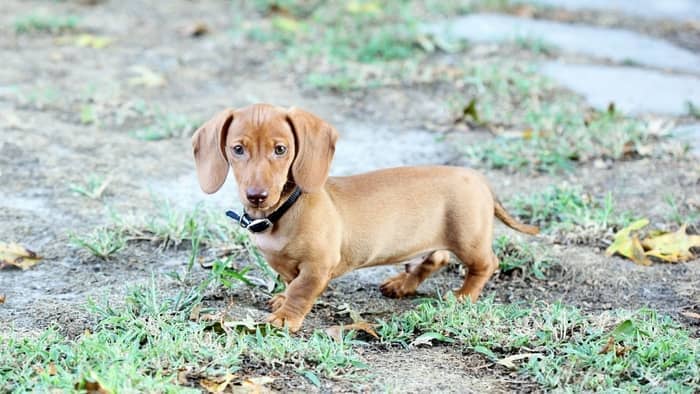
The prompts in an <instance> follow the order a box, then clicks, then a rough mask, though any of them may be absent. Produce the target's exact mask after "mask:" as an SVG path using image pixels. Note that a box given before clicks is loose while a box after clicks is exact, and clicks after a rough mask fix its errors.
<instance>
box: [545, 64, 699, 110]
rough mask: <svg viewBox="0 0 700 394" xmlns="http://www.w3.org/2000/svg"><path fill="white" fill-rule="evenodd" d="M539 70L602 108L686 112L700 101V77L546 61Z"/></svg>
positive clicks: (596, 106) (630, 68)
mask: <svg viewBox="0 0 700 394" xmlns="http://www.w3.org/2000/svg"><path fill="white" fill-rule="evenodd" d="M540 72H541V73H543V74H544V75H546V76H547V77H549V78H552V79H553V80H555V81H557V82H558V83H559V84H561V85H563V86H565V87H567V88H568V89H571V90H573V91H574V92H576V93H578V94H580V95H582V96H584V97H585V99H586V100H587V101H588V103H589V104H590V105H591V106H593V107H595V108H599V109H605V108H607V106H608V104H609V103H610V102H614V103H615V107H616V108H618V109H620V110H622V111H623V112H626V113H632V114H641V113H657V114H669V115H687V114H688V102H689V101H690V102H693V103H696V104H697V103H700V78H695V77H692V76H687V75H674V74H664V73H661V72H658V71H653V70H647V69H638V68H634V67H618V66H604V65H595V64H567V63H563V62H547V63H544V64H542V65H541V67H540Z"/></svg>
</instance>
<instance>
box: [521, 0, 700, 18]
mask: <svg viewBox="0 0 700 394" xmlns="http://www.w3.org/2000/svg"><path fill="white" fill-rule="evenodd" d="M518 2H519V3H530V4H540V5H545V6H550V7H557V8H564V9H568V10H596V11H612V12H618V13H621V14H627V15H631V16H638V17H642V18H647V19H673V20H678V21H700V1H699V0H520V1H518Z"/></svg>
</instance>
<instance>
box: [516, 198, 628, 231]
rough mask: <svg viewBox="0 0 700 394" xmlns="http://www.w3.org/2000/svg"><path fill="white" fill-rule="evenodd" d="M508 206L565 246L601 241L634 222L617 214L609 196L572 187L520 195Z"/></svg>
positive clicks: (622, 214) (623, 214) (626, 214)
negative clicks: (596, 195)
mask: <svg viewBox="0 0 700 394" xmlns="http://www.w3.org/2000/svg"><path fill="white" fill-rule="evenodd" d="M508 205H509V209H510V212H512V213H513V214H514V215H516V216H518V217H519V218H521V219H522V220H523V221H525V222H527V223H530V224H533V225H536V226H539V227H540V228H542V229H543V230H544V231H545V232H550V233H554V234H555V235H556V236H558V237H563V239H562V240H561V241H563V242H566V243H570V242H573V243H580V242H581V241H582V242H583V243H586V242H587V241H591V240H593V241H594V242H599V241H600V239H601V238H604V237H606V236H610V235H612V234H613V233H614V232H615V231H617V230H619V229H620V228H622V227H624V226H625V225H627V224H628V223H629V222H630V221H631V220H632V216H631V214H629V213H628V212H622V213H620V212H616V211H615V208H614V201H613V197H612V195H611V194H610V193H608V194H607V195H606V196H605V197H604V198H594V197H592V196H590V195H587V194H586V193H584V192H583V191H582V190H581V189H580V188H574V187H569V186H552V187H549V188H547V189H545V190H543V191H541V192H536V193H533V194H530V195H522V196H518V197H515V198H514V199H512V200H511V201H509V204H508ZM581 237H583V238H581Z"/></svg>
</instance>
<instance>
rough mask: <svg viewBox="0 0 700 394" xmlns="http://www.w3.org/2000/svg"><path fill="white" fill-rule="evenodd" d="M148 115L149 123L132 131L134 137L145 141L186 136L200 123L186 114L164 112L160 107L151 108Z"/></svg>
mask: <svg viewBox="0 0 700 394" xmlns="http://www.w3.org/2000/svg"><path fill="white" fill-rule="evenodd" d="M149 112H152V114H151V115H149V117H151V118H152V121H151V124H150V125H149V126H147V127H145V128H142V129H138V130H135V131H133V132H132V135H133V136H134V137H135V138H138V139H141V140H145V141H158V140H163V139H167V138H177V137H186V136H190V135H192V133H193V132H194V131H195V130H196V129H197V127H199V125H200V124H201V123H202V122H200V121H199V120H196V119H193V118H191V117H189V116H187V115H183V114H174V113H170V112H165V111H162V110H160V109H157V108H156V109H153V110H151V111H149Z"/></svg>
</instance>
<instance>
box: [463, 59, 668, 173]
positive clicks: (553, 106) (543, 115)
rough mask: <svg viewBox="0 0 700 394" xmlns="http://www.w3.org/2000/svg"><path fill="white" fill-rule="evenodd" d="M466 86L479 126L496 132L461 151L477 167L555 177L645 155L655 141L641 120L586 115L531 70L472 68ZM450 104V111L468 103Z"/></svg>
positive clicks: (574, 101) (606, 114) (606, 113)
mask: <svg viewBox="0 0 700 394" xmlns="http://www.w3.org/2000/svg"><path fill="white" fill-rule="evenodd" d="M464 82H465V83H466V88H465V89H466V93H465V94H466V95H467V96H468V97H472V98H471V99H469V103H470V104H471V103H472V102H473V103H474V104H472V107H473V109H472V110H471V114H472V115H473V114H477V115H478V118H479V119H477V120H478V122H477V123H479V124H480V125H488V126H491V127H492V128H493V129H494V130H500V131H498V132H497V134H498V135H497V136H496V137H495V138H494V139H492V140H490V141H487V142H485V143H481V144H477V145H472V146H469V147H466V148H465V149H464V152H465V155H466V156H467V158H469V159H470V160H471V161H472V162H474V163H475V164H480V165H485V166H487V167H490V168H497V169H506V170H509V171H541V172H557V171H562V170H569V169H572V168H573V167H574V165H575V164H577V163H581V162H591V161H594V160H603V161H607V160H623V159H630V158H634V157H637V156H639V155H641V153H640V152H645V154H649V153H648V152H646V151H650V149H648V146H650V144H651V143H652V142H653V141H654V137H652V136H651V135H650V133H649V125H648V124H647V123H645V122H644V121H641V120H639V119H635V118H632V117H627V116H624V115H623V114H620V113H619V112H617V111H616V110H615V109H614V108H610V109H609V110H606V111H595V110H589V109H587V106H586V105H585V104H584V103H582V102H581V101H580V100H579V99H577V98H576V97H572V96H570V95H568V94H565V93H563V92H561V91H558V90H557V89H556V88H555V87H554V85H553V84H552V83H551V82H550V81H548V80H547V79H545V78H544V77H542V76H540V75H537V74H536V70H535V69H534V68H531V67H527V66H516V65H513V66H504V65H488V66H481V67H476V68H472V69H470V70H468V71H467V73H466V76H465V78H464ZM453 101H454V102H455V103H456V104H453V106H460V105H461V106H464V105H465V104H464V103H465V102H467V100H465V99H456V100H453ZM474 117H475V116H472V119H471V120H474V119H473V118H474ZM466 120H470V119H466ZM501 131H506V132H501Z"/></svg>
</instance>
